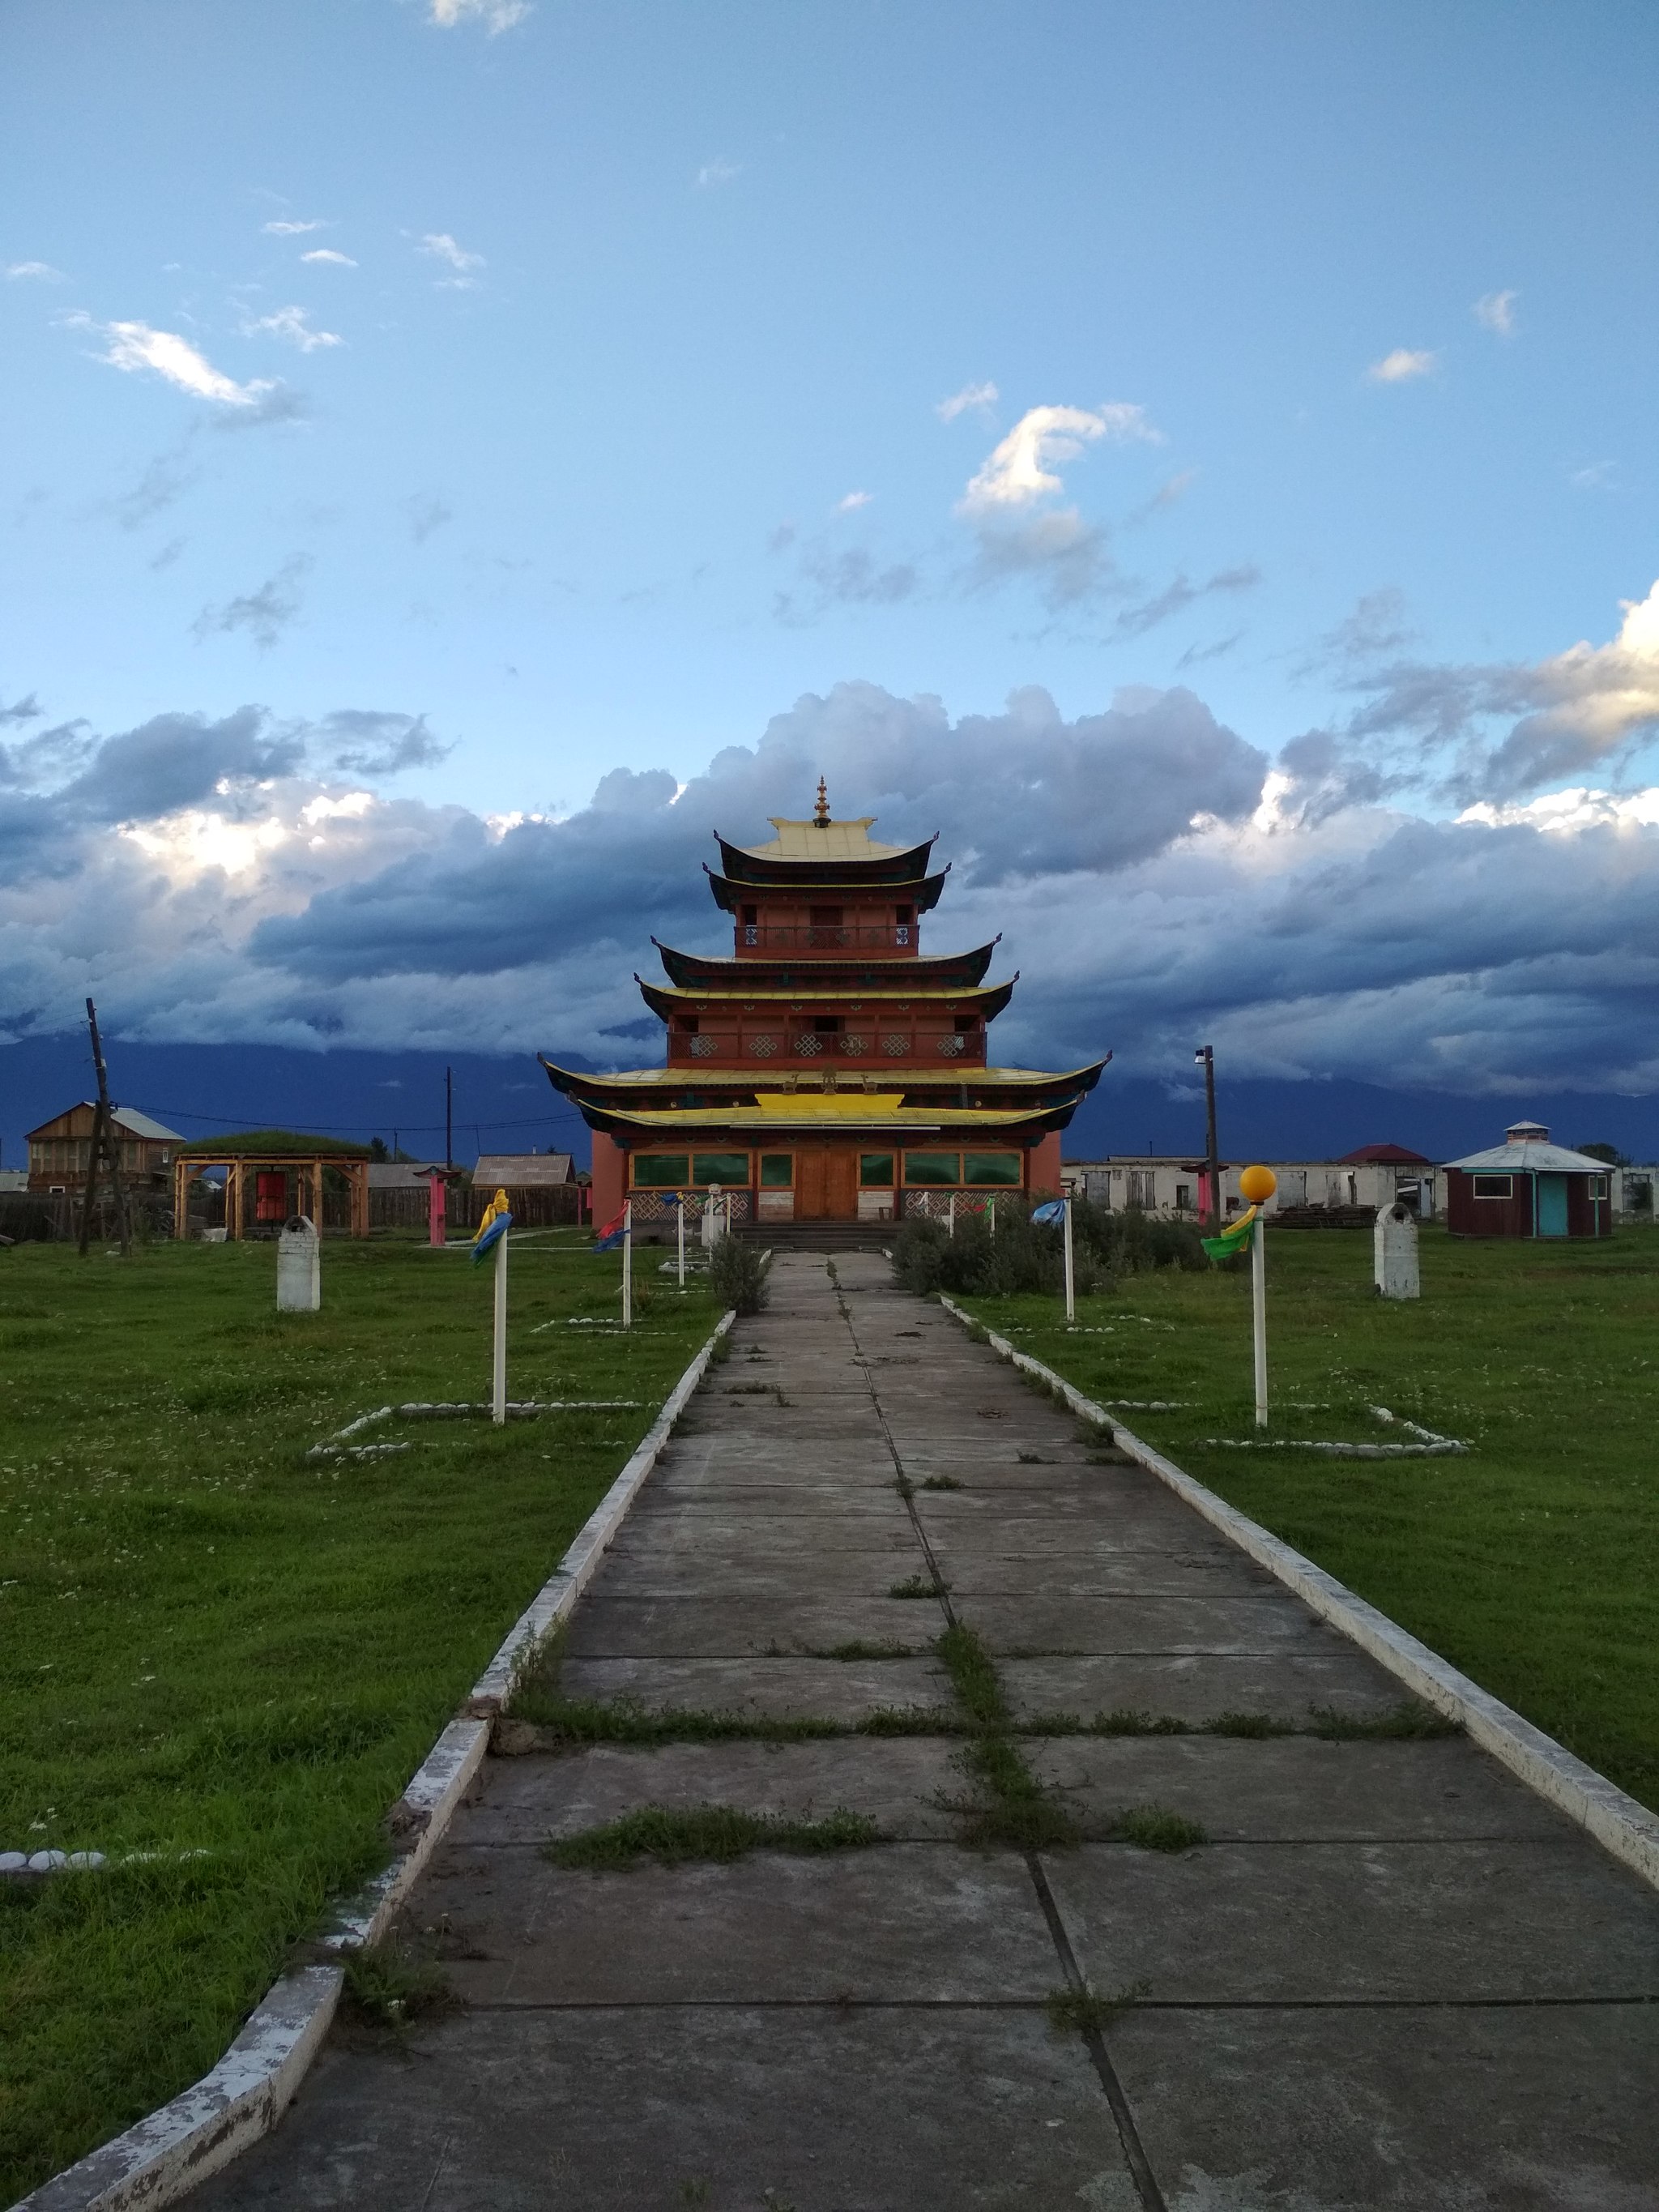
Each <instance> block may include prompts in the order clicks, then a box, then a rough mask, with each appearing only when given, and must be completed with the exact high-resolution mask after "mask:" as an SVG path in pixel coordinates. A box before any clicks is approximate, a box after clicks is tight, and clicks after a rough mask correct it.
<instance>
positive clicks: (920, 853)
mask: <svg viewBox="0 0 1659 2212" xmlns="http://www.w3.org/2000/svg"><path fill="white" fill-rule="evenodd" d="M714 842H715V843H716V844H717V845H718V846H719V847H720V866H721V868H722V869H723V870H724V871H725V872H726V876H727V877H728V878H730V879H731V881H732V883H734V884H749V885H750V888H751V889H752V888H753V887H754V886H756V885H757V884H813V885H818V884H832V883H833V884H847V885H848V887H849V888H851V887H853V886H857V887H859V888H860V889H863V890H868V889H869V888H870V887H871V886H872V884H908V882H909V881H910V880H911V878H913V877H919V876H921V875H922V874H924V873H925V872H926V871H927V855H928V854H930V853H931V852H932V851H933V847H934V846H935V845H936V844H937V843H938V842H939V832H938V830H937V829H936V830H935V831H934V832H933V836H931V837H929V838H927V840H926V842H924V843H922V844H920V845H911V846H908V847H907V848H904V849H903V850H902V851H899V852H890V853H888V854H884V856H883V857H882V858H881V859H880V860H772V859H770V858H769V857H766V856H763V855H762V854H757V853H751V852H750V851H749V850H748V848H746V847H744V846H742V845H734V844H732V842H731V840H730V839H729V838H727V837H722V836H720V831H719V830H718V829H717V830H716V831H715V832H714ZM703 865H704V866H705V867H707V866H708V862H707V861H705V862H704V863H703ZM709 873H710V874H711V875H712V874H713V873H714V871H713V869H712V868H711V869H709Z"/></svg>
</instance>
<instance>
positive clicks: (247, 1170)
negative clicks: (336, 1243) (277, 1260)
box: [173, 1133, 370, 1239]
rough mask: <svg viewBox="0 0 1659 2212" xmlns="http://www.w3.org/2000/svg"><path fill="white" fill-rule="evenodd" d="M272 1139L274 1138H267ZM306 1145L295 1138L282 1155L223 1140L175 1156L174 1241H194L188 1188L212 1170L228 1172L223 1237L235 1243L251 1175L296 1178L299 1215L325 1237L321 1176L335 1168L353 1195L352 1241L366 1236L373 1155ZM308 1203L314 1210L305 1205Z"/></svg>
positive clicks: (361, 1149)
mask: <svg viewBox="0 0 1659 2212" xmlns="http://www.w3.org/2000/svg"><path fill="white" fill-rule="evenodd" d="M266 1134H267V1135H270V1134H271V1133H266ZM304 1146H305V1139H303V1138H302V1137H295V1139H293V1149H291V1150H284V1149H283V1148H282V1147H281V1146H280V1145H274V1144H266V1145H263V1146H262V1145H260V1144H259V1143H258V1139H250V1140H246V1143H245V1141H244V1140H243V1139H238V1138H235V1137H222V1138H219V1139H216V1140H210V1141H209V1142H207V1143H205V1144H201V1145H186V1146H181V1147H180V1148H179V1150H177V1151H176V1152H174V1153H173V1236H174V1237H175V1239H178V1238H185V1237H188V1236H189V1235H190V1186H191V1183H192V1182H194V1181H195V1180H196V1178H197V1176H200V1175H201V1174H202V1173H203V1172H204V1170H206V1169H208V1168H223V1170H225V1233H226V1235H227V1236H228V1237H230V1238H232V1239H240V1237H241V1235H242V1212H243V1206H242V1200H243V1194H244V1193H245V1192H246V1188H247V1183H248V1177H249V1176H250V1175H252V1176H255V1177H258V1176H260V1175H262V1174H263V1175H284V1176H294V1177H295V1179H296V1181H297V1182H298V1183H299V1185H300V1193H299V1196H300V1204H299V1206H297V1208H296V1211H299V1212H308V1213H309V1215H310V1218H311V1219H312V1221H313V1223H314V1224H315V1225H316V1229H317V1233H318V1235H319V1236H321V1234H322V1231H323V1170H324V1169H325V1168H332V1169H334V1170H336V1171H337V1173H338V1174H340V1175H343V1176H344V1177H345V1178H346V1181H347V1182H348V1183H349V1186H350V1190H351V1228H350V1231H349V1233H350V1235H352V1236H353V1237H367V1236H368V1168H369V1158H370V1155H369V1153H368V1149H367V1147H366V1146H356V1145H352V1146H325V1147H323V1148H319V1150H316V1151H308V1150H306V1149H304ZM307 1196H308V1197H309V1200H310V1204H309V1206H307V1205H306V1203H305V1201H306V1199H307Z"/></svg>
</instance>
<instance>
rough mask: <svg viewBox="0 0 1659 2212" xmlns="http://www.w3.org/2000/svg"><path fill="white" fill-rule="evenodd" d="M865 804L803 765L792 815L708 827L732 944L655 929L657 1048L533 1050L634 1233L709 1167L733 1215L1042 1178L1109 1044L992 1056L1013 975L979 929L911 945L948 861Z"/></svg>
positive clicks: (960, 1191) (1042, 1188) (650, 994)
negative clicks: (747, 828) (999, 970)
mask: <svg viewBox="0 0 1659 2212" xmlns="http://www.w3.org/2000/svg"><path fill="white" fill-rule="evenodd" d="M874 819H875V817H874V816H872V815H866V816H863V817H860V818H859V819H857V820H854V821H837V820H835V819H834V818H832V817H831V815H830V812H829V800H828V795H827V793H826V792H825V789H824V787H823V782H822V781H820V782H819V785H818V798H817V808H816V810H815V811H814V813H813V815H812V817H811V819H810V820H807V821H802V822H794V821H787V820H783V819H781V818H778V817H774V819H773V822H772V827H773V829H775V831H776V833H777V834H776V836H775V837H774V838H773V839H772V840H771V841H770V842H769V843H768V844H764V845H733V844H730V843H728V842H727V841H726V839H725V838H724V837H720V836H719V835H718V833H717V834H716V842H717V844H718V846H719V848H720V866H719V868H718V870H714V869H709V868H708V865H707V863H705V864H704V866H705V869H706V870H707V872H708V879H709V889H710V890H711V891H712V892H713V894H714V902H715V904H716V905H717V906H719V907H720V908H721V909H722V910H723V911H724V912H725V913H726V914H729V915H731V917H732V939H733V943H732V954H731V957H706V956H705V955H703V954H702V953H692V952H679V951H675V950H674V949H673V948H672V947H671V946H670V945H657V950H658V951H659V954H660V956H661V959H662V965H663V969H664V971H665V975H666V977H667V981H666V982H665V983H656V982H647V981H645V980H643V979H642V978H641V977H639V976H637V975H636V976H635V981H636V982H638V983H639V986H640V991H641V995H642V996H643V998H644V1000H645V1002H646V1004H647V1006H649V1007H650V1009H651V1011H652V1012H653V1013H654V1014H657V1015H659V1016H660V1018H661V1019H662V1022H663V1024H664V1027H665V1030H666V1033H667V1046H666V1052H665V1064H664V1065H663V1066H660V1067H650V1068H637V1069H629V1070H627V1071H625V1072H623V1073H612V1074H605V1075H587V1074H581V1073H577V1072H576V1071H575V1070H574V1069H571V1068H566V1067H560V1066H556V1064H555V1063H554V1062H553V1061H552V1060H548V1059H546V1058H544V1059H543V1061H542V1065H543V1066H544V1067H545V1069H546V1070H547V1073H548V1076H549V1079H550V1081H551V1082H552V1084H553V1085H554V1087H555V1089H556V1090H557V1091H562V1092H563V1093H564V1095H565V1096H566V1097H568V1098H570V1099H572V1100H574V1103H575V1104H576V1105H577V1106H579V1107H580V1109H581V1112H582V1115H583V1117H584V1119H585V1120H586V1122H587V1124H588V1127H590V1128H591V1129H592V1132H593V1218H594V1219H595V1220H596V1221H601V1222H602V1221H606V1220H609V1219H610V1218H611V1217H612V1216H613V1215H615V1214H617V1213H618V1212H620V1211H621V1210H622V1207H623V1203H624V1201H625V1200H629V1199H631V1200H633V1202H634V1222H635V1228H636V1230H641V1231H646V1232H647V1234H648V1233H649V1231H650V1228H651V1225H653V1223H656V1222H659V1221H663V1220H665V1219H667V1218H671V1214H672V1211H673V1200H672V1197H671V1194H674V1193H680V1194H697V1196H698V1197H699V1198H706V1196H707V1194H708V1189H709V1187H710V1186H711V1185H714V1186H717V1187H718V1188H720V1191H721V1193H722V1194H723V1201H724V1200H729V1203H730V1206H731V1213H732V1223H733V1225H734V1226H738V1225H751V1224H753V1225H764V1224H766V1223H768V1222H781V1221H850V1220H861V1221H884V1220H892V1219H894V1218H899V1217H902V1216H903V1215H905V1214H908V1213H914V1212H939V1211H941V1210H943V1209H944V1208H945V1207H946V1206H948V1205H949V1200H950V1197H951V1194H953V1193H954V1194H957V1200H958V1203H959V1204H962V1203H975V1202H978V1201H982V1200H985V1199H987V1198H990V1197H993V1196H994V1194H996V1193H997V1192H998V1191H1007V1192H1015V1191H1018V1192H1023V1193H1026V1194H1031V1195H1035V1194H1037V1193H1039V1192H1041V1193H1049V1194H1053V1193H1057V1192H1058V1191H1059V1189H1060V1131H1061V1130H1062V1129H1063V1128H1065V1127H1066V1123H1067V1122H1068V1121H1070V1120H1071V1118H1072V1115H1073V1113H1074V1112H1075V1111H1076V1109H1077V1107H1078V1105H1079V1103H1080V1102H1081V1100H1082V1099H1083V1098H1084V1097H1085V1095H1086V1093H1087V1092H1089V1091H1091V1090H1092V1089H1093V1088H1094V1085H1096V1083H1097V1081H1098V1080H1099V1079H1100V1073H1101V1070H1102V1068H1103V1067H1104V1066H1105V1065H1106V1060H1109V1058H1110V1057H1111V1055H1110V1054H1107V1055H1106V1059H1105V1060H1096V1061H1094V1062H1093V1063H1092V1064H1091V1066H1087V1067H1075V1068H1070V1069H1067V1070H1065V1071H1064V1072H1062V1073H1057V1074H1050V1073H1043V1072H1041V1071H1038V1070H1035V1069H1031V1068H1024V1067H1000V1066H995V1065H994V1063H993V1061H992V1060H991V1055H990V1051H989V1047H988V1038H989V1032H990V1025H991V1024H992V1022H993V1021H994V1019H995V1018H996V1017H997V1016H998V1015H999V1014H1000V1012H1002V1011H1003V1009H1004V1007H1005V1006H1006V1005H1007V1004H1008V1001H1009V1000H1010V999H1011V998H1012V995H1013V989H1014V985H1015V983H1016V982H1017V981H1018V975H1014V976H1012V977H1010V978H1009V979H1008V981H1006V982H1001V983H987V981H986V980H985V977H986V974H987V970H988V969H989V968H990V965H991V962H992V959H993V957H994V954H995V951H996V940H993V941H992V943H990V944H989V945H978V946H976V947H975V949H974V950H973V951H970V952H950V953H928V954H924V953H923V951H922V950H921V930H922V916H923V915H927V914H930V913H931V912H932V910H933V908H934V907H935V906H936V905H937V904H938V902H939V894H940V893H941V891H942V890H944V888H945V876H946V875H947V874H948V872H949V870H948V867H947V868H942V869H938V870H935V869H934V867H933V844H934V842H935V840H934V839H933V838H931V837H930V838H929V839H928V840H927V842H926V843H925V844H921V845H911V846H902V845H884V844H879V843H878V842H877V841H876V840H875V839H874V838H873V837H872V836H871V835H870V829H871V825H872V822H873V821H874ZM652 941H653V944H655V943H656V939H653V940H652Z"/></svg>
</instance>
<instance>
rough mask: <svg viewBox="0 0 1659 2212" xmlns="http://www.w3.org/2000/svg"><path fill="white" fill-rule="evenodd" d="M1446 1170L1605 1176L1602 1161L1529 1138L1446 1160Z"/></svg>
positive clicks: (1603, 1161)
mask: <svg viewBox="0 0 1659 2212" xmlns="http://www.w3.org/2000/svg"><path fill="white" fill-rule="evenodd" d="M1446 1165H1447V1166H1448V1167H1449V1168H1461V1169H1462V1171H1463V1172H1464V1174H1465V1175H1607V1174H1608V1173H1610V1172H1611V1170H1609V1169H1608V1166H1607V1162H1606V1161H1605V1160H1593V1159H1591V1158H1590V1156H1589V1153H1588V1152H1569V1151H1568V1150H1567V1148H1566V1146H1565V1145H1537V1144H1534V1142H1533V1141H1532V1139H1530V1138H1528V1139H1527V1140H1526V1141H1525V1142H1524V1143H1523V1144H1519V1145H1494V1146H1492V1150H1491V1151H1490V1152H1471V1153H1470V1154H1469V1156H1468V1158H1467V1159H1464V1160H1448V1161H1447V1162H1446Z"/></svg>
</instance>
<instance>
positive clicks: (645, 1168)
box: [634, 1152, 690, 1190]
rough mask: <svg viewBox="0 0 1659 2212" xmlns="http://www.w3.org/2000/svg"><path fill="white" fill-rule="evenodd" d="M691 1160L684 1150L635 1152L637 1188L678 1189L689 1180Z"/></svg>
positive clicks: (635, 1183)
mask: <svg viewBox="0 0 1659 2212" xmlns="http://www.w3.org/2000/svg"><path fill="white" fill-rule="evenodd" d="M689 1167H690V1160H689V1158H688V1156H687V1154H685V1153H684V1152H635V1155H634V1187H635V1189H636V1190H678V1188H680V1187H681V1185H682V1184H684V1182H687V1181H688V1180H689V1173H688V1170H689Z"/></svg>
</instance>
